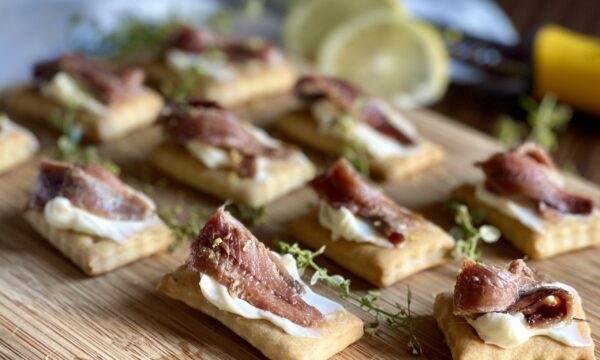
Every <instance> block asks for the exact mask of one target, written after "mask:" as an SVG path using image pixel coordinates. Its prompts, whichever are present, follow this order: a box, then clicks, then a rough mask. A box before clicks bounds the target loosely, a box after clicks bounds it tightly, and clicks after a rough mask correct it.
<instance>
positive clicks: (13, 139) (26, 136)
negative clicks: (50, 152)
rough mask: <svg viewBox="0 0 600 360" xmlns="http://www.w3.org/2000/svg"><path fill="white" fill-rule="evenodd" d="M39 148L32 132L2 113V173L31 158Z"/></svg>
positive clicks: (0, 123)
mask: <svg viewBox="0 0 600 360" xmlns="http://www.w3.org/2000/svg"><path fill="white" fill-rule="evenodd" d="M39 147H40V145H39V143H38V141H37V139H36V138H35V136H34V135H33V134H32V133H31V131H29V130H27V129H25V128H24V127H22V126H20V125H17V124H16V123H14V122H12V121H11V120H10V119H9V118H8V117H7V116H6V115H5V114H2V113H0V172H4V171H5V170H8V169H10V168H12V167H13V166H15V165H17V164H20V163H22V162H23V161H25V160H27V159H29V158H31V157H32V156H33V155H34V154H35V153H36V151H37V150H38V148H39Z"/></svg>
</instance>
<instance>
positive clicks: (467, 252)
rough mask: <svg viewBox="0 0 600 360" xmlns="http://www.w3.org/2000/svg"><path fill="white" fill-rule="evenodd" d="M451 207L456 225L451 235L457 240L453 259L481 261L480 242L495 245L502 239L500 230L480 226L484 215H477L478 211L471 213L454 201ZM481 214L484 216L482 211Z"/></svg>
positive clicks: (451, 230)
mask: <svg viewBox="0 0 600 360" xmlns="http://www.w3.org/2000/svg"><path fill="white" fill-rule="evenodd" d="M449 206H450V209H451V210H452V211H453V213H454V223H455V224H456V225H455V226H454V227H452V228H451V229H450V235H452V237H453V238H454V240H456V244H455V245H454V249H452V257H453V258H454V259H460V258H463V257H466V258H469V259H471V260H473V261H479V258H480V257H481V249H478V245H479V240H481V241H483V242H486V243H495V242H496V241H498V239H500V236H501V234H500V230H498V229H497V228H496V227H494V226H491V225H487V224H481V225H479V224H480V223H481V221H483V217H484V215H475V214H476V213H477V211H474V212H473V213H471V212H469V208H468V207H467V205H465V204H461V203H458V202H455V201H452V202H450V204H449ZM479 213H480V214H482V212H481V210H479ZM476 220H477V221H476Z"/></svg>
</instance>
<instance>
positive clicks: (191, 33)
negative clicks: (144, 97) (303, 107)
mask: <svg viewBox="0 0 600 360" xmlns="http://www.w3.org/2000/svg"><path fill="white" fill-rule="evenodd" d="M145 68H146V70H147V72H148V77H149V79H150V81H151V83H153V84H154V85H156V86H157V87H159V88H160V89H161V90H163V91H165V90H167V89H171V90H173V89H176V88H177V87H178V86H182V84H183V83H186V82H187V83H186V86H190V87H191V91H190V94H189V96H190V97H192V98H194V97H202V98H206V99H210V100H213V101H216V102H218V103H221V104H223V105H224V106H228V107H231V106H236V105H240V104H243V103H247V102H249V101H252V100H257V99H261V98H265V97H269V96H273V95H278V94H283V93H286V92H288V91H290V90H291V88H292V87H293V86H294V82H295V81H296V79H297V76H296V71H295V69H294V67H293V66H292V65H291V64H290V63H289V62H288V61H287V60H286V59H285V58H284V56H283V55H282V53H281V52H280V51H279V50H278V49H276V48H275V47H274V46H273V45H271V44H269V43H267V42H266V41H263V40H261V39H256V38H252V39H245V40H234V39H226V38H222V37H219V36H217V35H215V34H213V33H211V32H210V31H208V30H201V29H194V28H191V27H189V26H181V27H179V28H178V29H177V30H176V31H175V34H174V35H173V37H172V39H171V40H170V41H169V42H168V43H167V44H166V46H165V49H164V51H163V52H162V55H161V57H160V58H159V59H158V60H156V61H154V62H152V63H150V64H148V65H146V66H145Z"/></svg>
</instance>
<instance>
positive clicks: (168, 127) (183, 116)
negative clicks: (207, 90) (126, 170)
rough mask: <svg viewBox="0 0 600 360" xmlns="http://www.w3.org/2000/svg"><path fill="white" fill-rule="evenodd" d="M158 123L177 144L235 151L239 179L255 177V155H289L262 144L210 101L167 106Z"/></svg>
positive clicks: (280, 156) (287, 150)
mask: <svg viewBox="0 0 600 360" xmlns="http://www.w3.org/2000/svg"><path fill="white" fill-rule="evenodd" d="M158 122H159V124H160V125H161V126H162V128H163V129H164V131H165V132H166V133H167V134H168V135H169V138H170V139H171V140H173V141H174V142H176V143H178V144H185V143H186V142H188V141H191V140H198V141H201V142H203V143H206V144H208V145H212V146H215V147H218V148H221V149H224V150H227V151H231V150H235V151H236V152H237V153H238V154H239V155H240V156H241V159H240V162H239V170H240V175H242V176H253V175H254V174H255V172H256V161H255V160H256V158H257V157H258V156H265V157H271V158H285V157H287V156H289V155H290V154H291V152H290V149H288V148H286V147H272V146H269V145H266V144H264V143H262V142H261V141H259V140H258V139H257V138H256V137H255V136H254V135H253V134H252V133H251V132H250V131H249V130H248V128H246V127H245V126H243V125H242V123H241V122H240V121H239V120H238V119H237V117H236V116H235V115H234V114H233V113H231V112H229V111H227V110H225V109H223V108H222V107H220V106H219V105H218V104H217V103H215V102H211V101H205V100H190V101H188V102H186V103H171V104H169V105H167V106H166V107H165V109H164V110H163V111H162V113H161V115H160V117H159V120H158Z"/></svg>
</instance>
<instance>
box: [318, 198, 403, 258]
mask: <svg viewBox="0 0 600 360" xmlns="http://www.w3.org/2000/svg"><path fill="white" fill-rule="evenodd" d="M319 224H321V225H322V226H323V227H325V228H327V229H329V230H330V231H331V239H332V240H337V239H340V238H342V239H344V240H348V241H356V242H365V243H371V244H373V245H376V246H379V247H384V248H391V247H393V245H392V243H391V242H390V241H389V240H388V239H387V238H386V237H384V236H382V235H381V234H380V233H379V232H378V231H377V229H375V228H374V227H373V225H371V224H369V223H368V222H366V221H364V220H362V219H359V218H357V217H356V216H354V214H353V213H352V212H351V211H350V210H348V209H347V208H345V207H343V206H342V207H340V208H334V207H333V206H330V205H329V204H328V203H327V202H325V201H320V202H319Z"/></svg>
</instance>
